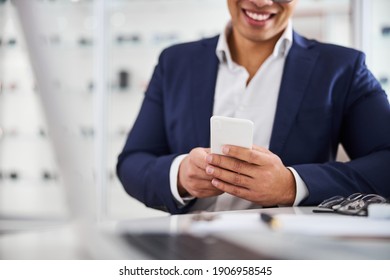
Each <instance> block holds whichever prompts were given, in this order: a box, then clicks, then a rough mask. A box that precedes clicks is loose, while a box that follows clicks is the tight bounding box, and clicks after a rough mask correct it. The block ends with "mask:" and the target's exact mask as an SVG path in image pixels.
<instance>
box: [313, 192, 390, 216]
mask: <svg viewBox="0 0 390 280" xmlns="http://www.w3.org/2000/svg"><path fill="white" fill-rule="evenodd" d="M374 203H380V204H381V203H390V201H389V200H388V199H386V198H384V197H383V196H380V195H377V194H362V193H353V194H351V195H350V196H348V197H347V198H344V197H343V196H340V195H337V196H333V197H331V198H328V199H325V200H324V201H322V202H321V203H320V204H319V205H318V206H317V209H314V210H313V212H314V213H338V214H344V215H353V216H367V215H368V212H367V209H368V205H370V204H374Z"/></svg>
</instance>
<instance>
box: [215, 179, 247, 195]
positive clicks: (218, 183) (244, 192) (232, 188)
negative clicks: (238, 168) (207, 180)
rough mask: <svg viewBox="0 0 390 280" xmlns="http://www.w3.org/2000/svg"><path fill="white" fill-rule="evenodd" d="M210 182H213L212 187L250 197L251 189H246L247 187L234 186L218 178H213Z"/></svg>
mask: <svg viewBox="0 0 390 280" xmlns="http://www.w3.org/2000/svg"><path fill="white" fill-rule="evenodd" d="M211 183H212V184H213V186H214V187H216V188H217V189H219V190H221V191H222V192H226V193H229V194H231V195H233V196H236V197H239V198H243V199H246V200H250V199H249V198H250V194H251V191H250V190H248V189H247V188H243V187H239V186H235V185H232V184H229V183H227V182H224V181H221V180H219V179H213V180H212V181H211Z"/></svg>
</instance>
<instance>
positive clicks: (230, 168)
mask: <svg viewBox="0 0 390 280" xmlns="http://www.w3.org/2000/svg"><path fill="white" fill-rule="evenodd" d="M223 153H224V154H225V155H223V156H222V155H216V154H210V155H208V156H207V158H206V160H207V163H208V165H207V166H206V173H207V174H208V175H209V176H212V177H213V178H214V179H212V185H214V186H215V187H216V188H218V189H219V190H221V191H222V192H227V193H230V194H232V195H234V196H237V197H240V198H243V199H246V200H249V201H252V202H254V203H257V204H260V205H262V206H273V205H292V204H293V203H294V200H295V194H296V186H295V179H294V175H293V174H292V173H291V171H290V170H288V169H287V168H286V167H285V166H284V165H283V163H282V161H281V159H280V158H279V157H278V156H277V155H275V154H273V153H272V152H270V151H269V150H268V149H265V148H262V147H258V146H255V145H254V146H253V148H252V149H247V148H241V147H237V146H230V145H226V146H224V148H223Z"/></svg>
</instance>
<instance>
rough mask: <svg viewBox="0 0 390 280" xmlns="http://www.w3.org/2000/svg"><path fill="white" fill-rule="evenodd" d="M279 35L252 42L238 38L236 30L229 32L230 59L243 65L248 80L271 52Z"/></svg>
mask: <svg viewBox="0 0 390 280" xmlns="http://www.w3.org/2000/svg"><path fill="white" fill-rule="evenodd" d="M279 37H280V36H277V37H275V38H272V39H271V40H267V41H262V42H253V41H250V40H247V39H242V38H238V35H237V34H236V32H234V30H233V32H232V33H231V34H230V36H229V38H228V44H229V49H230V53H231V56H232V59H233V61H234V62H236V63H237V64H239V65H241V66H243V67H244V68H245V69H246V70H247V71H248V73H249V80H248V83H249V81H250V80H251V79H252V78H253V76H254V75H255V74H256V72H257V70H258V69H259V68H260V67H261V65H262V64H263V63H264V61H265V60H266V59H267V58H268V57H269V56H270V55H271V54H272V52H273V50H274V48H275V45H276V42H277V41H278V39H279Z"/></svg>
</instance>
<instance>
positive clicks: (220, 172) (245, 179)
mask: <svg viewBox="0 0 390 280" xmlns="http://www.w3.org/2000/svg"><path fill="white" fill-rule="evenodd" d="M206 172H207V174H209V175H211V176H213V177H214V178H217V179H219V180H222V181H224V182H226V183H229V184H231V185H235V186H240V187H246V188H248V187H249V186H251V184H252V178H251V177H249V176H247V175H244V174H239V173H237V172H232V171H230V170H226V169H223V168H219V167H216V166H211V165H209V166H207V167H206Z"/></svg>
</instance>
